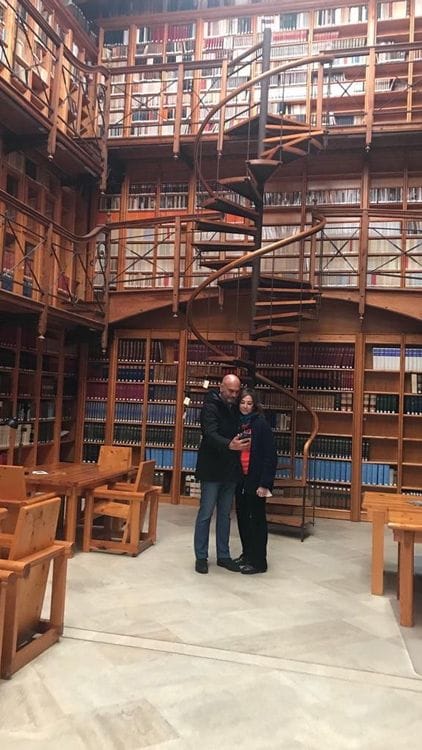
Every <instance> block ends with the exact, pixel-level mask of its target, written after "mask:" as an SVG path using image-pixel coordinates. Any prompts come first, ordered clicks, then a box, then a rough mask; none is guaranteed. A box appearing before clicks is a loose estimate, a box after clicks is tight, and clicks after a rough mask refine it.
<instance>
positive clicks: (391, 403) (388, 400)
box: [363, 393, 399, 414]
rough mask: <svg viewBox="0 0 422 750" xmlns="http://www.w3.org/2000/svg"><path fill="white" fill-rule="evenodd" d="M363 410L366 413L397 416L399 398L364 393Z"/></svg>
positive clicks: (387, 394)
mask: <svg viewBox="0 0 422 750" xmlns="http://www.w3.org/2000/svg"><path fill="white" fill-rule="evenodd" d="M363 410H364V412H366V413H371V412H374V413H377V414H398V411H399V397H398V396H397V395H392V394H389V393H382V394H381V393H364V395H363Z"/></svg>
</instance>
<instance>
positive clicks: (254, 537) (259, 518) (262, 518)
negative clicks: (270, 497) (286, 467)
mask: <svg viewBox="0 0 422 750" xmlns="http://www.w3.org/2000/svg"><path fill="white" fill-rule="evenodd" d="M256 490H257V486H256V485H252V484H251V483H250V482H248V480H247V477H245V478H244V479H243V480H242V481H241V482H240V483H239V484H238V485H237V487H236V515H237V523H238V526H239V535H240V540H241V542H242V555H243V556H244V558H245V559H246V560H247V562H248V563H250V564H251V565H253V566H254V568H257V569H258V570H266V569H267V538H268V530H267V518H266V514H265V499H264V498H263V497H258V495H257V494H256Z"/></svg>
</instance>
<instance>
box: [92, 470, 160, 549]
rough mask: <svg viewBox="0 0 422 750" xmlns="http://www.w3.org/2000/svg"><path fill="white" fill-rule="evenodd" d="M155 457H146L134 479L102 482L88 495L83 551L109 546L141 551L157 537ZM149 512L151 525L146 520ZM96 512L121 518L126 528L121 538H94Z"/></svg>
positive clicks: (157, 497)
mask: <svg viewBox="0 0 422 750" xmlns="http://www.w3.org/2000/svg"><path fill="white" fill-rule="evenodd" d="M154 469H155V461H143V462H142V463H141V464H140V465H139V468H138V472H137V474H136V478H135V481H134V482H133V483H125V482H118V483H116V484H115V485H114V486H112V487H106V486H101V487H97V488H96V489H95V490H92V491H91V492H90V493H89V494H88V495H87V498H86V506H85V520H84V535H83V547H82V548H83V551H84V552H89V551H90V550H109V551H113V552H126V553H128V554H130V555H132V556H136V555H138V554H139V553H140V552H142V551H143V550H144V549H147V547H150V546H151V545H152V544H155V542H156V538H157V516H158V501H159V495H160V491H161V487H158V486H154V485H153V480H154ZM147 510H149V513H148V527H147V530H146V531H144V524H145V521H146V516H147ZM97 516H106V517H109V518H114V519H119V521H120V522H123V528H121V529H120V530H119V531H117V532H115V535H118V538H117V539H116V538H111V537H112V534H109V535H108V536H109V538H101V539H98V538H95V537H94V536H93V521H94V518H96V517H97Z"/></svg>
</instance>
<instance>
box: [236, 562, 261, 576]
mask: <svg viewBox="0 0 422 750" xmlns="http://www.w3.org/2000/svg"><path fill="white" fill-rule="evenodd" d="M266 570H267V569H266V568H255V567H254V566H253V565H249V563H246V565H242V566H241V567H240V572H241V573H244V574H245V575H250V576H251V575H253V574H254V573H265V572H266Z"/></svg>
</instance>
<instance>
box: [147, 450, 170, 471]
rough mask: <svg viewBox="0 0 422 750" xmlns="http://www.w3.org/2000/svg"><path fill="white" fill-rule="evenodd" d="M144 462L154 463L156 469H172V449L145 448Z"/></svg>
mask: <svg viewBox="0 0 422 750" xmlns="http://www.w3.org/2000/svg"><path fill="white" fill-rule="evenodd" d="M145 460H146V461H155V466H156V468H158V469H172V468H173V449H172V448H145Z"/></svg>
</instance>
